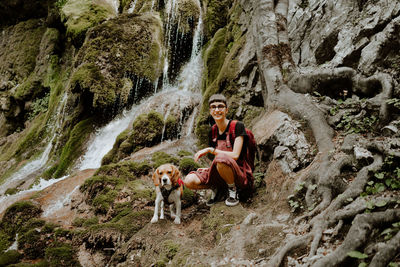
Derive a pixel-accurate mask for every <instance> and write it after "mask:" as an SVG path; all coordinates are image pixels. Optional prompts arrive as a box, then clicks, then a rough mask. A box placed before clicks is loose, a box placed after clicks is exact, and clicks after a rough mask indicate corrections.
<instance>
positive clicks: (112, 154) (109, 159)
mask: <svg viewBox="0 0 400 267" xmlns="http://www.w3.org/2000/svg"><path fill="white" fill-rule="evenodd" d="M129 133H130V130H129V129H126V130H124V131H123V132H122V133H120V134H119V135H118V136H117V138H116V140H115V143H114V145H113V148H112V149H111V150H110V151H109V152H108V153H107V154H106V155H105V156H104V157H103V158H102V160H101V165H107V164H110V163H116V162H117V161H118V160H119V159H118V150H119V148H120V146H121V144H122V143H123V142H124V141H125V140H126V139H127V138H128V137H129Z"/></svg>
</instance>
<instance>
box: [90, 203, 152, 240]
mask: <svg viewBox="0 0 400 267" xmlns="http://www.w3.org/2000/svg"><path fill="white" fill-rule="evenodd" d="M152 216H153V211H151V210H142V211H133V210H132V209H130V210H128V209H125V210H123V211H122V212H121V213H120V214H118V215H117V216H115V217H114V218H113V219H112V220H111V221H110V222H106V223H103V224H98V225H94V226H91V227H90V228H89V231H90V233H91V234H98V233H100V234H101V233H104V232H106V233H107V232H108V231H111V232H113V231H116V232H117V233H121V234H123V235H125V236H128V237H130V236H132V235H133V234H134V233H136V232H137V231H139V230H140V229H142V228H143V227H144V226H145V225H146V224H148V223H149V221H150V220H151V217H152Z"/></svg>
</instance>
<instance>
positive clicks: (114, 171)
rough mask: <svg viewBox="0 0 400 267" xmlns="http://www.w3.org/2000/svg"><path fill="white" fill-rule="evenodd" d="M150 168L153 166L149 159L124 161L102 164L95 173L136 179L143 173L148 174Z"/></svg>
mask: <svg viewBox="0 0 400 267" xmlns="http://www.w3.org/2000/svg"><path fill="white" fill-rule="evenodd" d="M150 170H151V166H150V164H149V163H148V162H147V161H143V162H134V161H122V162H118V163H115V164H109V165H103V166H101V167H100V168H99V169H98V170H97V171H96V173H95V175H107V176H116V177H119V178H124V179H125V180H135V179H137V178H138V177H140V176H142V175H146V174H148V173H149V172H150Z"/></svg>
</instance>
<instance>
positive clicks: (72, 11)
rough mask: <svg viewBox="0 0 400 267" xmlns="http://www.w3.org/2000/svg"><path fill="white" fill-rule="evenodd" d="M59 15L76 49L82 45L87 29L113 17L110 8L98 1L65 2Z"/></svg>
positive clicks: (74, 0) (69, 0) (70, 0)
mask: <svg viewBox="0 0 400 267" xmlns="http://www.w3.org/2000/svg"><path fill="white" fill-rule="evenodd" d="M60 13H61V19H62V20H63V22H64V25H65V27H66V29H67V36H68V37H70V38H71V40H72V42H73V43H74V44H75V45H76V46H78V47H79V46H81V45H82V43H83V40H84V39H85V34H86V32H87V30H88V29H90V28H92V27H94V26H96V25H98V24H100V23H101V22H103V21H105V20H106V19H109V18H111V17H113V16H115V14H114V11H113V10H112V8H111V7H110V6H109V5H108V4H107V3H106V2H102V1H99V0H95V1H91V0H67V1H66V2H65V4H64V5H63V6H62V8H61V12H60Z"/></svg>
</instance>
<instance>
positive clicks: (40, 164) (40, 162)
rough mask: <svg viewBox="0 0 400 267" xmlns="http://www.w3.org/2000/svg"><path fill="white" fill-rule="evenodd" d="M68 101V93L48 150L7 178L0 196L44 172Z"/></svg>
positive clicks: (64, 98) (57, 114) (61, 106)
mask: <svg viewBox="0 0 400 267" xmlns="http://www.w3.org/2000/svg"><path fill="white" fill-rule="evenodd" d="M66 100H67V93H65V94H64V96H63V98H62V100H61V103H60V105H59V106H58V108H57V112H56V120H55V125H54V127H53V129H52V131H51V134H50V136H51V138H50V140H49V141H48V144H47V146H46V148H45V149H44V151H43V153H42V154H41V156H40V157H39V158H38V159H35V160H33V161H31V162H28V163H27V164H26V165H24V166H23V167H22V168H20V169H19V170H18V171H17V172H15V173H14V174H13V175H12V176H10V177H9V178H7V180H6V181H5V182H4V183H3V184H1V185H0V194H4V192H5V191H6V190H7V189H8V188H10V187H13V186H14V187H15V186H17V185H18V184H20V183H21V182H23V181H25V180H26V179H28V178H29V177H30V176H31V175H33V174H35V173H36V172H39V171H40V170H42V169H43V168H44V166H45V165H46V163H47V161H48V159H49V155H50V152H51V149H52V148H53V141H54V139H55V137H56V135H57V131H58V129H59V128H60V126H61V124H62V120H63V117H64V116H63V114H64V108H65V103H66ZM33 178H34V177H33ZM2 198H4V197H2ZM2 198H0V203H2Z"/></svg>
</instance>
